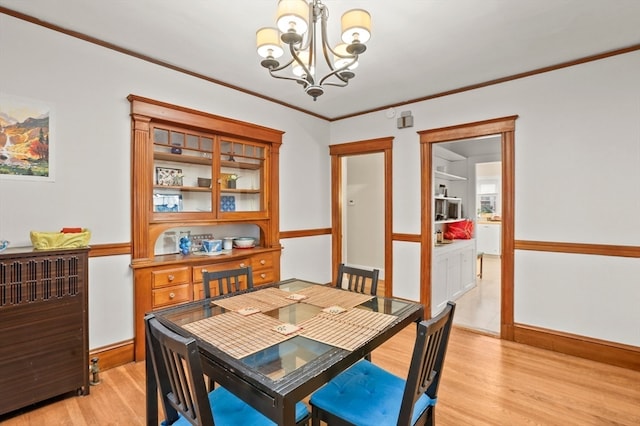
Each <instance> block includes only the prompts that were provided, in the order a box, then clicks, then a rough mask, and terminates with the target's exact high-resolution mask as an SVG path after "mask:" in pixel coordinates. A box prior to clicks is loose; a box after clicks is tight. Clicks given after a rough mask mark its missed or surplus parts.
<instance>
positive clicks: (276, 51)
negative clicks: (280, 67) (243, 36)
mask: <svg viewBox="0 0 640 426" xmlns="http://www.w3.org/2000/svg"><path fill="white" fill-rule="evenodd" d="M256 45H257V46H258V47H257V50H258V55H260V56H261V57H263V58H279V57H280V56H282V55H283V54H284V50H283V49H282V46H281V45H280V33H279V32H278V29H277V28H260V29H259V30H258V31H256Z"/></svg>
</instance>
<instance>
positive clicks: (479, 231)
mask: <svg viewBox="0 0 640 426" xmlns="http://www.w3.org/2000/svg"><path fill="white" fill-rule="evenodd" d="M501 234H502V225H501V224H499V223H495V224H494V223H490V224H489V223H478V224H476V239H477V240H478V252H482V253H486V254H494V255H497V256H499V255H500V253H501V245H502V238H501Z"/></svg>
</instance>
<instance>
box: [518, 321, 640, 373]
mask: <svg viewBox="0 0 640 426" xmlns="http://www.w3.org/2000/svg"><path fill="white" fill-rule="evenodd" d="M513 330H514V341H516V342H518V343H524V344H526V345H529V346H535V347H537V348H542V349H549V350H552V351H556V352H560V353H564V354H567V355H573V356H577V357H581V358H586V359H590V360H592V361H598V362H602V363H605V364H610V365H616V366H618V367H623V368H628V369H630V370H636V371H640V347H636V346H631V345H623V344H620V343H614V342H608V341H606V340H599V339H594V338H590V337H584V336H578V335H574V334H570V333H563V332H559V331H554V330H548V329H543V328H539V327H532V326H528V325H523V324H514V328H513Z"/></svg>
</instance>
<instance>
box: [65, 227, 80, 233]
mask: <svg viewBox="0 0 640 426" xmlns="http://www.w3.org/2000/svg"><path fill="white" fill-rule="evenodd" d="M60 232H62V233H63V234H78V233H80V232H82V228H62V231H60Z"/></svg>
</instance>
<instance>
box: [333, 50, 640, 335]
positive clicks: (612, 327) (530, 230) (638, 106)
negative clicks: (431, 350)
mask: <svg viewBox="0 0 640 426" xmlns="http://www.w3.org/2000/svg"><path fill="white" fill-rule="evenodd" d="M638 70H640V52H633V53H629V54H626V55H621V56H616V57H612V58H608V59H604V60H600V61H597V62H591V63H587V64H583V65H579V66H575V67H571V68H566V69H561V70H557V71H554V72H550V73H546V74H542V75H536V76H532V77H528V78H525V79H521V80H516V81H511V82H507V83H503V84H500V85H495V86H490V87H486V88H482V89H477V90H473V91H470V92H465V93H460V94H456V95H451V96H447V97H443V98H437V99H433V100H430V101H425V102H420V103H416V104H412V105H406V106H404V107H401V108H397V110H398V111H399V112H401V111H408V110H410V111H412V113H413V116H414V122H415V124H414V127H413V128H409V129H402V130H398V129H397V128H396V126H395V121H394V120H393V119H387V118H386V117H385V111H380V112H374V113H370V114H367V115H364V116H358V117H353V118H350V119H345V120H342V121H338V122H333V123H332V126H331V140H332V143H339V142H343V141H352V140H362V139H372V138H377V137H381V136H389V135H392V136H394V137H395V140H394V144H393V146H394V147H393V159H394V164H393V172H394V173H393V175H394V176H393V183H394V188H393V191H394V205H393V208H394V211H393V214H394V224H393V228H394V229H393V231H394V232H407V233H419V232H420V178H419V177H420V164H419V158H420V150H419V137H418V135H417V134H416V131H419V130H426V129H432V128H438V127H444V126H451V125H456V124H461V123H468V122H474V121H479V120H485V119H490V118H496V117H504V116H510V115H516V114H517V115H518V116H519V118H518V120H517V121H516V132H515V156H516V162H515V238H516V239H517V240H534V241H559V242H569V243H593V244H612V245H631V246H640V227H638V226H637V225H636V224H635V222H636V221H635V217H637V212H638V211H640V184H639V183H640V73H639V72H638ZM425 81H427V82H428V78H426V79H425ZM419 91H420V92H425V91H426V92H428V89H420V90H419ZM419 255H420V250H419V245H418V244H409V243H405V244H399V243H396V244H394V276H393V280H394V292H395V294H396V295H398V296H403V297H408V296H413V298H417V297H418V294H417V290H416V289H417V288H419V276H420V270H419V262H415V261H414V260H412V259H414V258H416V257H419ZM515 268H516V271H515V298H516V300H515V320H516V322H522V323H525V324H530V325H534V326H540V327H549V328H552V329H556V330H561V331H567V332H573V333H576V334H588V335H589V336H591V337H595V338H600V339H604V340H610V341H614V342H619V343H625V344H631V345H636V346H640V327H638V325H637V324H638V313H637V312H638V309H637V306H638V302H640V285H639V282H640V281H638V279H637V277H638V276H640V275H639V274H638V272H640V271H639V268H640V259H620V258H615V257H607V256H587V255H583V256H570V255H566V254H558V253H544V254H541V253H521V252H518V253H516V264H515ZM560 269H562V270H563V272H562V273H559V270H560ZM531 271H537V273H536V274H532V273H530V272H531ZM544 271H548V273H544ZM585 271H590V272H592V273H585ZM605 271H611V273H610V274H609V275H608V276H605V275H604V272H605ZM605 278H606V279H605ZM541 280H542V282H541ZM533 295H535V297H533ZM621 299H624V302H621ZM574 314H575V315H574Z"/></svg>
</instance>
